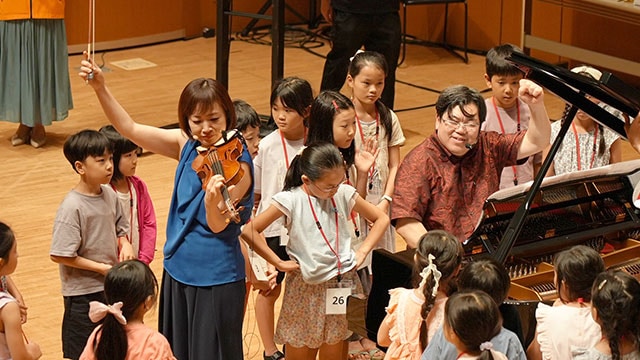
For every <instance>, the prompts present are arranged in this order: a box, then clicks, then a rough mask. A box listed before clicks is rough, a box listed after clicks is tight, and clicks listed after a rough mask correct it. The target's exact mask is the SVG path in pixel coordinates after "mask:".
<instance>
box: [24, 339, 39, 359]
mask: <svg viewBox="0 0 640 360" xmlns="http://www.w3.org/2000/svg"><path fill="white" fill-rule="evenodd" d="M25 347H26V348H27V352H28V353H29V355H31V357H32V358H34V359H39V358H40V357H41V356H42V350H40V345H38V344H36V343H34V342H30V343H27V344H25Z"/></svg>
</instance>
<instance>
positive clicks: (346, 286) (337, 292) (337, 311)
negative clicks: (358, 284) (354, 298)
mask: <svg viewBox="0 0 640 360" xmlns="http://www.w3.org/2000/svg"><path fill="white" fill-rule="evenodd" d="M334 286H336V287H330V288H327V297H326V310H325V313H326V314H327V315H344V314H346V313H347V298H348V297H349V296H350V295H351V290H352V289H351V281H350V280H343V281H341V282H339V283H338V284H336V285H334Z"/></svg>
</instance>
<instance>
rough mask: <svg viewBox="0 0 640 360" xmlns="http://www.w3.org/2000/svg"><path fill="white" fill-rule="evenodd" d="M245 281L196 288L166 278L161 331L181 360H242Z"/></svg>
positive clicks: (159, 324) (162, 293)
mask: <svg viewBox="0 0 640 360" xmlns="http://www.w3.org/2000/svg"><path fill="white" fill-rule="evenodd" d="M244 295H245V282H244V279H243V280H240V281H236V282H232V283H229V284H223V285H216V286H206V287H196V286H189V285H185V284H182V283H180V282H178V281H176V280H175V279H173V278H172V277H171V276H170V275H169V274H168V273H167V272H166V271H165V272H164V273H163V275H162V289H161V291H160V314H159V318H158V328H159V330H160V332H161V333H162V334H163V335H164V336H165V337H166V338H167V340H168V341H169V344H170V345H171V349H172V350H173V354H174V355H175V357H176V358H177V359H178V360H242V359H243V349H242V319H243V312H244Z"/></svg>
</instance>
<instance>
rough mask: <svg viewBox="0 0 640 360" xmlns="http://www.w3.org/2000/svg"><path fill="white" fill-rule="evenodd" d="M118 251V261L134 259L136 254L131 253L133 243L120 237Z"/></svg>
mask: <svg viewBox="0 0 640 360" xmlns="http://www.w3.org/2000/svg"><path fill="white" fill-rule="evenodd" d="M119 243H120V251H119V252H118V261H125V260H131V259H135V258H136V255H135V254H134V253H133V245H131V243H130V242H129V241H128V240H127V239H126V238H120V239H119Z"/></svg>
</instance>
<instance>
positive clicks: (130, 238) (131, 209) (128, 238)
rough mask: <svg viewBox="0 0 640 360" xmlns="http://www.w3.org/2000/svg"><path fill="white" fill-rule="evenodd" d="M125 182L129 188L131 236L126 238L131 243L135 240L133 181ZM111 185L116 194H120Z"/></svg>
mask: <svg viewBox="0 0 640 360" xmlns="http://www.w3.org/2000/svg"><path fill="white" fill-rule="evenodd" d="M125 180H126V181H127V187H128V188H129V234H127V235H125V237H126V238H127V240H129V242H130V243H131V241H132V239H133V191H131V181H129V179H127V178H125ZM110 185H111V188H112V189H113V190H114V191H115V192H118V190H117V189H116V187H115V186H113V184H110ZM132 244H133V243H132Z"/></svg>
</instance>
